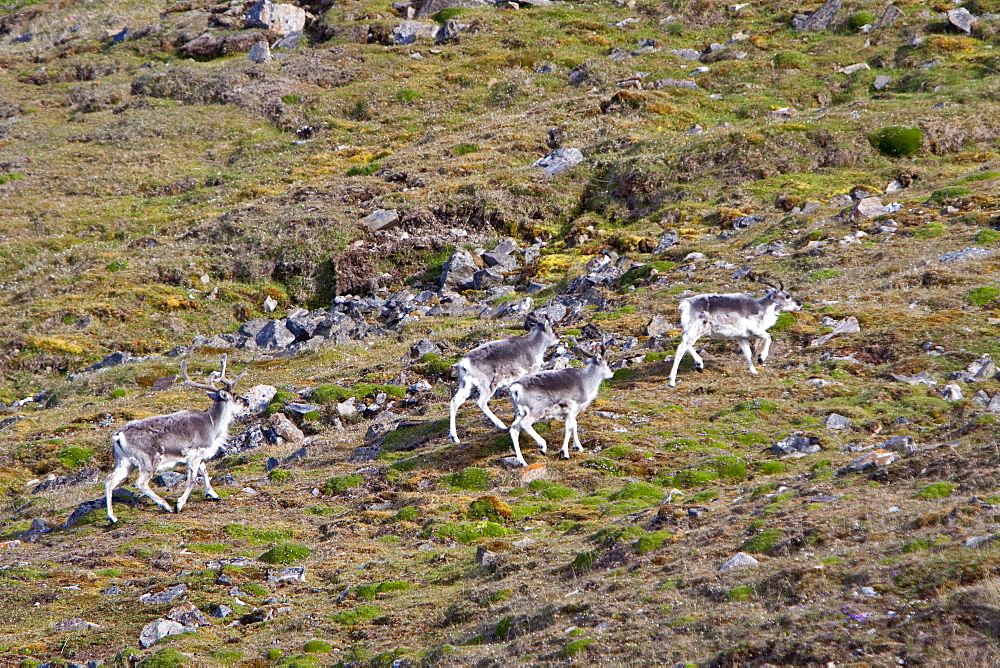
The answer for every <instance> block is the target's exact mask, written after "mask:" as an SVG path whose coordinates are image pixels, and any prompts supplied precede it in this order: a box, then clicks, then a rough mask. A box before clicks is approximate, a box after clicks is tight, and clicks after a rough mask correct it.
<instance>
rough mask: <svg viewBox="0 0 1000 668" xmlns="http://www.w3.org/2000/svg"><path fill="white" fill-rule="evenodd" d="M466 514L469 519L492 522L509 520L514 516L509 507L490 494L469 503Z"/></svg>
mask: <svg viewBox="0 0 1000 668" xmlns="http://www.w3.org/2000/svg"><path fill="white" fill-rule="evenodd" d="M467 514H468V516H469V518H470V519H474V520H493V521H494V522H502V521H505V520H509V519H511V518H512V517H513V516H514V513H513V511H512V510H511V507H510V505H509V504H508V503H506V502H505V501H502V500H501V499H500V498H499V497H497V496H494V495H492V494H489V495H487V496H481V497H479V498H478V499H476V500H475V501H473V502H472V503H470V504H469V512H468V513H467Z"/></svg>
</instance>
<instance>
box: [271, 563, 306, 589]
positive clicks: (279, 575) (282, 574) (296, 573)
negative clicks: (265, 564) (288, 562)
mask: <svg viewBox="0 0 1000 668" xmlns="http://www.w3.org/2000/svg"><path fill="white" fill-rule="evenodd" d="M305 581H306V567H305V566H289V567H288V568H279V569H276V570H272V569H270V568H269V569H268V570H267V583H268V584H269V585H277V584H287V583H296V582H305Z"/></svg>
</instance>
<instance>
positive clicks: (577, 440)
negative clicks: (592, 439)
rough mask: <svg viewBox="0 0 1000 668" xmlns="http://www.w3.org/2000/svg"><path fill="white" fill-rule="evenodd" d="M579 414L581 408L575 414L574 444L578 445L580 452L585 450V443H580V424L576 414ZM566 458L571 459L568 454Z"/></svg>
mask: <svg viewBox="0 0 1000 668" xmlns="http://www.w3.org/2000/svg"><path fill="white" fill-rule="evenodd" d="M579 414H580V410H579V409H577V411H576V413H574V414H573V445H574V446H576V449H577V450H579V451H580V452H583V445H581V444H580V433H579V427H578V425H577V423H576V416H577V415H579ZM567 455H568V453H567ZM566 458H567V459H569V457H568V456H567V457H566Z"/></svg>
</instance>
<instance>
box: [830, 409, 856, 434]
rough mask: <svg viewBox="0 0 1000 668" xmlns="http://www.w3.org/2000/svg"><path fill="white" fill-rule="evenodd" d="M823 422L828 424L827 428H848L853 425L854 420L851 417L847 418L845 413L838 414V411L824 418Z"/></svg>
mask: <svg viewBox="0 0 1000 668" xmlns="http://www.w3.org/2000/svg"><path fill="white" fill-rule="evenodd" d="M823 424H824V425H826V428H827V429H835V430H838V431H839V430H841V429H847V428H849V427H850V426H851V424H852V422H851V420H850V418H846V417H844V416H843V415H838V414H837V413H830V414H829V415H827V416H826V418H825V419H824V420H823Z"/></svg>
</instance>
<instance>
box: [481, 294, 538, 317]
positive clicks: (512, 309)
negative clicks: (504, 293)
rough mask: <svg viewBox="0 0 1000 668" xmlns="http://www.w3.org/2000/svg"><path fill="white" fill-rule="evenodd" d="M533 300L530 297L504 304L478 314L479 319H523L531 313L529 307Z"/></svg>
mask: <svg viewBox="0 0 1000 668" xmlns="http://www.w3.org/2000/svg"><path fill="white" fill-rule="evenodd" d="M532 303H533V300H532V299H531V297H525V298H524V299H519V300H517V301H511V302H506V303H504V304H501V305H500V306H497V307H496V308H490V309H487V310H486V311H484V312H483V313H482V314H480V316H479V317H480V318H485V319H488V320H501V319H503V318H509V317H512V316H521V317H524V316H525V315H527V314H528V313H530V312H531V305H532Z"/></svg>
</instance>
